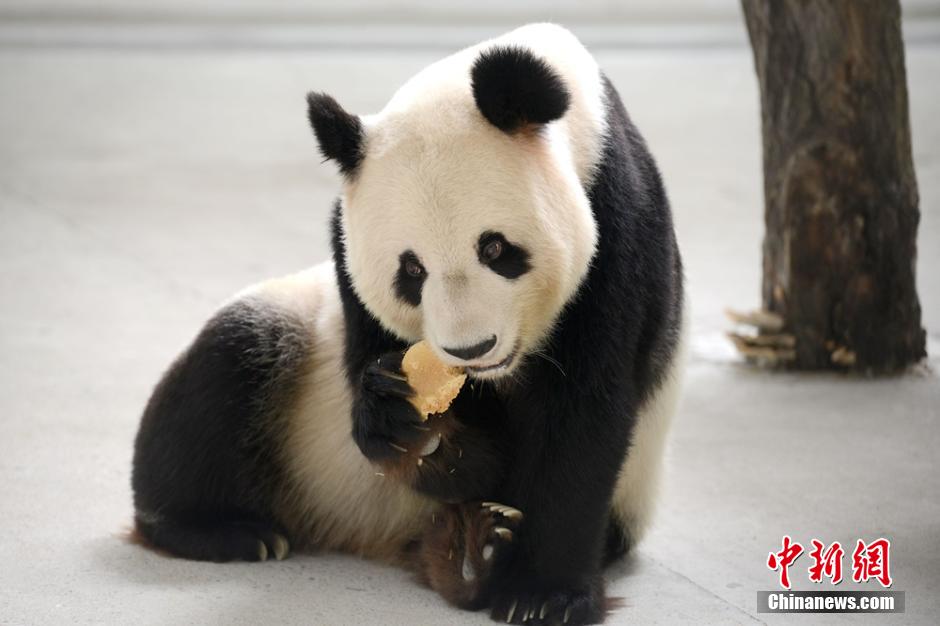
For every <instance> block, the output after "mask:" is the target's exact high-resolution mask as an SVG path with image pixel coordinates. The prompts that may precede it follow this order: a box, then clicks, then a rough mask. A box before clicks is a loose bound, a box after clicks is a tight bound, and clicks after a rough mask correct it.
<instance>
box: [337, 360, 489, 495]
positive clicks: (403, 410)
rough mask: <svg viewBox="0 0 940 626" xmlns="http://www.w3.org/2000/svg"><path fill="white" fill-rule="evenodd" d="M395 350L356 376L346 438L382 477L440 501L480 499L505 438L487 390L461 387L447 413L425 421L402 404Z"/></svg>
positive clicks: (403, 386) (407, 390)
mask: <svg viewBox="0 0 940 626" xmlns="http://www.w3.org/2000/svg"><path fill="white" fill-rule="evenodd" d="M402 356H403V353H402V352H390V353H387V354H384V355H382V356H380V357H378V358H376V359H375V360H373V361H372V362H370V363H369V364H368V365H367V366H366V367H365V368H364V370H363V374H362V379H361V388H360V390H359V395H358V397H357V398H356V399H355V401H354V405H353V422H354V424H353V437H354V439H355V440H356V443H357V444H358V446H359V448H360V450H362V452H363V454H364V455H365V456H366V457H367V458H368V459H370V460H371V461H373V462H375V463H377V464H378V465H379V466H380V467H381V468H382V473H383V474H384V475H385V476H386V477H388V478H390V479H394V480H399V481H402V482H405V483H407V484H408V485H410V486H411V487H413V488H414V489H416V490H417V491H420V492H422V493H425V494H427V495H429V496H431V497H433V498H435V499H438V500H440V501H442V502H449V503H457V502H465V501H468V500H474V499H477V500H479V499H482V498H484V497H485V496H487V495H489V494H491V493H492V492H493V490H494V489H495V488H496V485H497V484H498V483H499V481H501V480H502V477H503V474H504V471H505V466H506V458H507V453H506V448H507V444H506V439H505V437H503V436H501V435H500V433H499V430H500V427H501V426H500V425H501V424H502V423H503V419H502V412H501V405H500V404H499V402H498V401H497V400H496V399H495V395H493V394H492V392H491V391H489V390H484V389H475V388H474V387H473V386H471V385H468V386H467V387H466V388H465V389H464V390H463V391H462V392H461V394H460V395H459V396H458V397H457V399H456V400H455V401H454V403H453V405H452V407H451V409H450V410H448V411H447V412H445V413H443V414H439V415H431V416H429V417H428V419H426V420H424V419H422V417H421V416H420V414H419V413H418V412H417V410H416V409H415V408H414V406H413V405H412V404H411V402H410V401H409V398H411V397H412V396H413V395H414V391H413V389H412V388H411V386H410V385H409V384H408V382H407V379H406V377H405V375H404V374H403V372H402V371H401V360H402Z"/></svg>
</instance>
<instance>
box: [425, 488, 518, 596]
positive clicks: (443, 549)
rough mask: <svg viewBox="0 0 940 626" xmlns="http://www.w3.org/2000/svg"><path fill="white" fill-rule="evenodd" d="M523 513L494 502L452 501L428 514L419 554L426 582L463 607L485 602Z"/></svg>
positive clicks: (506, 556)
mask: <svg viewBox="0 0 940 626" xmlns="http://www.w3.org/2000/svg"><path fill="white" fill-rule="evenodd" d="M522 518H523V515H522V512H520V511H519V510H517V509H514V508H512V507H509V506H504V505H501V504H497V503H495V502H484V503H482V504H481V503H469V504H463V505H459V506H452V507H448V508H446V509H443V510H442V511H440V512H437V513H435V514H434V516H433V517H432V523H431V527H430V528H429V530H428V532H427V535H426V536H425V538H424V542H423V546H422V557H423V560H424V568H425V575H426V577H427V579H428V582H429V583H430V585H431V587H433V588H434V589H435V590H437V591H438V593H440V594H441V595H442V596H443V597H444V598H445V599H446V600H447V601H448V602H450V603H451V604H454V605H456V606H459V607H461V608H465V609H471V610H476V609H480V608H483V607H484V606H486V604H487V603H488V602H489V599H490V597H491V595H492V591H493V588H494V582H495V578H496V576H495V574H496V572H498V571H500V570H501V569H502V567H503V565H504V564H505V563H506V562H507V560H508V557H509V555H510V553H511V551H512V548H513V546H514V540H515V537H516V532H518V527H519V524H520V522H522Z"/></svg>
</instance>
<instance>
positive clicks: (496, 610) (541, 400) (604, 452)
mask: <svg viewBox="0 0 940 626" xmlns="http://www.w3.org/2000/svg"><path fill="white" fill-rule="evenodd" d="M559 390H560V389H559ZM615 395H616V394H612V396H615ZM626 406H627V405H626V403H619V402H617V401H616V398H610V399H607V400H605V401H598V400H596V399H591V398H586V397H585V394H579V393H576V392H574V391H572V390H571V389H569V390H568V391H567V392H566V393H565V394H561V393H558V394H555V393H550V392H546V391H545V390H542V393H541V394H532V395H528V394H527V397H526V398H525V399H524V401H521V402H518V403H513V405H511V406H510V408H509V411H510V414H511V415H512V416H513V421H514V422H515V423H516V424H518V425H520V426H519V427H518V428H517V429H516V436H515V438H514V443H515V446H516V456H515V458H514V461H513V463H512V465H511V468H510V471H509V472H508V474H507V478H506V481H505V482H504V486H503V487H502V489H501V490H500V491H499V501H500V502H503V503H504V504H507V505H510V506H513V507H515V508H517V509H519V510H520V511H522V512H523V513H524V514H525V521H524V523H523V524H522V526H521V528H520V529H519V533H518V541H517V545H516V548H515V552H514V558H513V560H512V562H511V563H510V564H508V566H507V567H506V568H505V569H504V570H503V572H502V576H501V577H500V578H499V579H498V580H495V581H494V585H495V587H496V589H495V591H494V601H493V605H492V617H493V618H494V619H495V620H497V621H501V622H506V623H511V624H523V623H528V624H532V623H534V624H593V623H600V622H602V621H603V620H604V617H605V614H606V611H607V610H608V608H609V607H608V604H607V598H606V595H605V593H604V584H603V578H602V575H601V563H602V555H603V546H604V541H605V536H606V528H607V523H608V516H609V510H610V500H611V497H612V494H613V490H614V486H615V484H616V480H617V475H618V472H619V470H620V468H621V466H622V463H623V460H624V454H625V451H626V449H627V443H628V437H629V430H630V424H631V419H630V418H629V417H628V416H629V412H627V409H626Z"/></svg>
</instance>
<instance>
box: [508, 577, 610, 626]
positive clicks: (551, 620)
mask: <svg viewBox="0 0 940 626" xmlns="http://www.w3.org/2000/svg"><path fill="white" fill-rule="evenodd" d="M612 608H615V607H612V606H609V603H608V600H607V598H606V597H605V596H604V587H603V584H601V583H600V582H597V583H594V584H591V585H587V586H585V587H583V588H571V589H554V590H543V591H540V590H537V589H504V590H499V591H497V592H496V594H495V597H494V600H493V604H492V608H491V610H490V617H492V618H493V620H495V621H497V622H502V623H504V624H533V625H537V626H548V625H551V626H565V625H567V626H577V625H580V624H600V623H602V622H603V621H604V618H605V617H606V616H607V613H608V611H609V610H611V609H612Z"/></svg>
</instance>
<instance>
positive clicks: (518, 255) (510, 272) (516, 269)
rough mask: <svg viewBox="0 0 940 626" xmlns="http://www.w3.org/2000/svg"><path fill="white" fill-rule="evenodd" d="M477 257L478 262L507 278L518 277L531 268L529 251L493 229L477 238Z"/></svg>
mask: <svg viewBox="0 0 940 626" xmlns="http://www.w3.org/2000/svg"><path fill="white" fill-rule="evenodd" d="M477 257H479V259H480V263H482V264H483V265H485V266H486V267H488V268H490V269H491V270H493V271H494V272H496V273H497V274H499V275H500V276H502V277H503V278H508V279H509V280H514V279H516V278H519V277H520V276H522V275H523V274H525V273H526V272H528V271H529V270H530V269H532V266H531V265H530V264H529V252H528V251H527V250H526V249H525V248H523V247H522V246H520V245H519V244H518V243H513V242H512V241H509V240H508V239H506V237H504V236H503V234H502V233H499V232H496V231H493V230H488V231H486V232H484V233H482V234H481V235H480V238H479V239H478V240H477Z"/></svg>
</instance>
